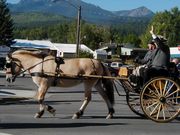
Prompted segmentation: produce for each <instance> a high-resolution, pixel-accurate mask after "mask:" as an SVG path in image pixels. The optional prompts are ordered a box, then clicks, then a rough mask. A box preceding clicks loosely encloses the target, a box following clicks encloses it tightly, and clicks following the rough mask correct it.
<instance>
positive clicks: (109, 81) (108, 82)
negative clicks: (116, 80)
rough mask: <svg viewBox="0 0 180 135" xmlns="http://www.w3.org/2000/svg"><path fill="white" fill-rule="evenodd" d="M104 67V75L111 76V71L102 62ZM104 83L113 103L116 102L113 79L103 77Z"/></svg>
mask: <svg viewBox="0 0 180 135" xmlns="http://www.w3.org/2000/svg"><path fill="white" fill-rule="evenodd" d="M102 67H103V71H104V72H103V75H104V76H110V75H111V74H110V72H109V70H108V68H107V67H106V66H104V65H103V64H102ZM102 83H103V86H104V89H105V92H106V94H107V96H108V98H109V100H110V102H111V103H112V104H114V87H113V80H112V79H108V78H103V79H102Z"/></svg>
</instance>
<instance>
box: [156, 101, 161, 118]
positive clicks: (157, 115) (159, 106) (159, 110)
mask: <svg viewBox="0 0 180 135" xmlns="http://www.w3.org/2000/svg"><path fill="white" fill-rule="evenodd" d="M161 106H162V105H161V104H160V106H159V109H158V113H157V116H156V119H158V118H159V115H160V111H161Z"/></svg>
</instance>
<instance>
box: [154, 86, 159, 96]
mask: <svg viewBox="0 0 180 135" xmlns="http://www.w3.org/2000/svg"><path fill="white" fill-rule="evenodd" d="M153 86H154V88H155V90H156V92H157V94H158V96H160V93H159V91H158V88H157V87H156V85H155V83H153Z"/></svg>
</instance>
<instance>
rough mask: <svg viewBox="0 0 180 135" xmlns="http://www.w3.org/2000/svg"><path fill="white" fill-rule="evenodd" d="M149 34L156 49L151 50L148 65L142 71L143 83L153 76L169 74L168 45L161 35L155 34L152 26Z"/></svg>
mask: <svg viewBox="0 0 180 135" xmlns="http://www.w3.org/2000/svg"><path fill="white" fill-rule="evenodd" d="M150 34H151V35H152V38H153V40H154V42H155V45H156V49H155V50H154V51H153V54H152V61H151V63H150V65H149V67H148V68H146V69H145V71H144V84H145V83H146V82H147V81H149V80H150V79H151V78H153V77H156V76H168V75H169V74H168V67H169V63H170V49H169V46H168V45H166V41H167V40H166V39H165V38H164V37H163V36H157V35H155V34H154V28H153V26H152V28H151V30H150Z"/></svg>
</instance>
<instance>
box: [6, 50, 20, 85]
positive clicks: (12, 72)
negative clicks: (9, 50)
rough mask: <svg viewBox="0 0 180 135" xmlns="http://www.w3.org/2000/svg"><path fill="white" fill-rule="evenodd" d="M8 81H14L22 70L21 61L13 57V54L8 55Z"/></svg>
mask: <svg viewBox="0 0 180 135" xmlns="http://www.w3.org/2000/svg"><path fill="white" fill-rule="evenodd" d="M5 68H6V81H8V82H9V83H10V82H14V81H15V79H16V77H17V76H18V75H19V74H20V72H21V70H22V65H21V62H20V61H19V60H18V59H16V58H13V57H12V55H11V54H8V55H7V57H6V65H5Z"/></svg>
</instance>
